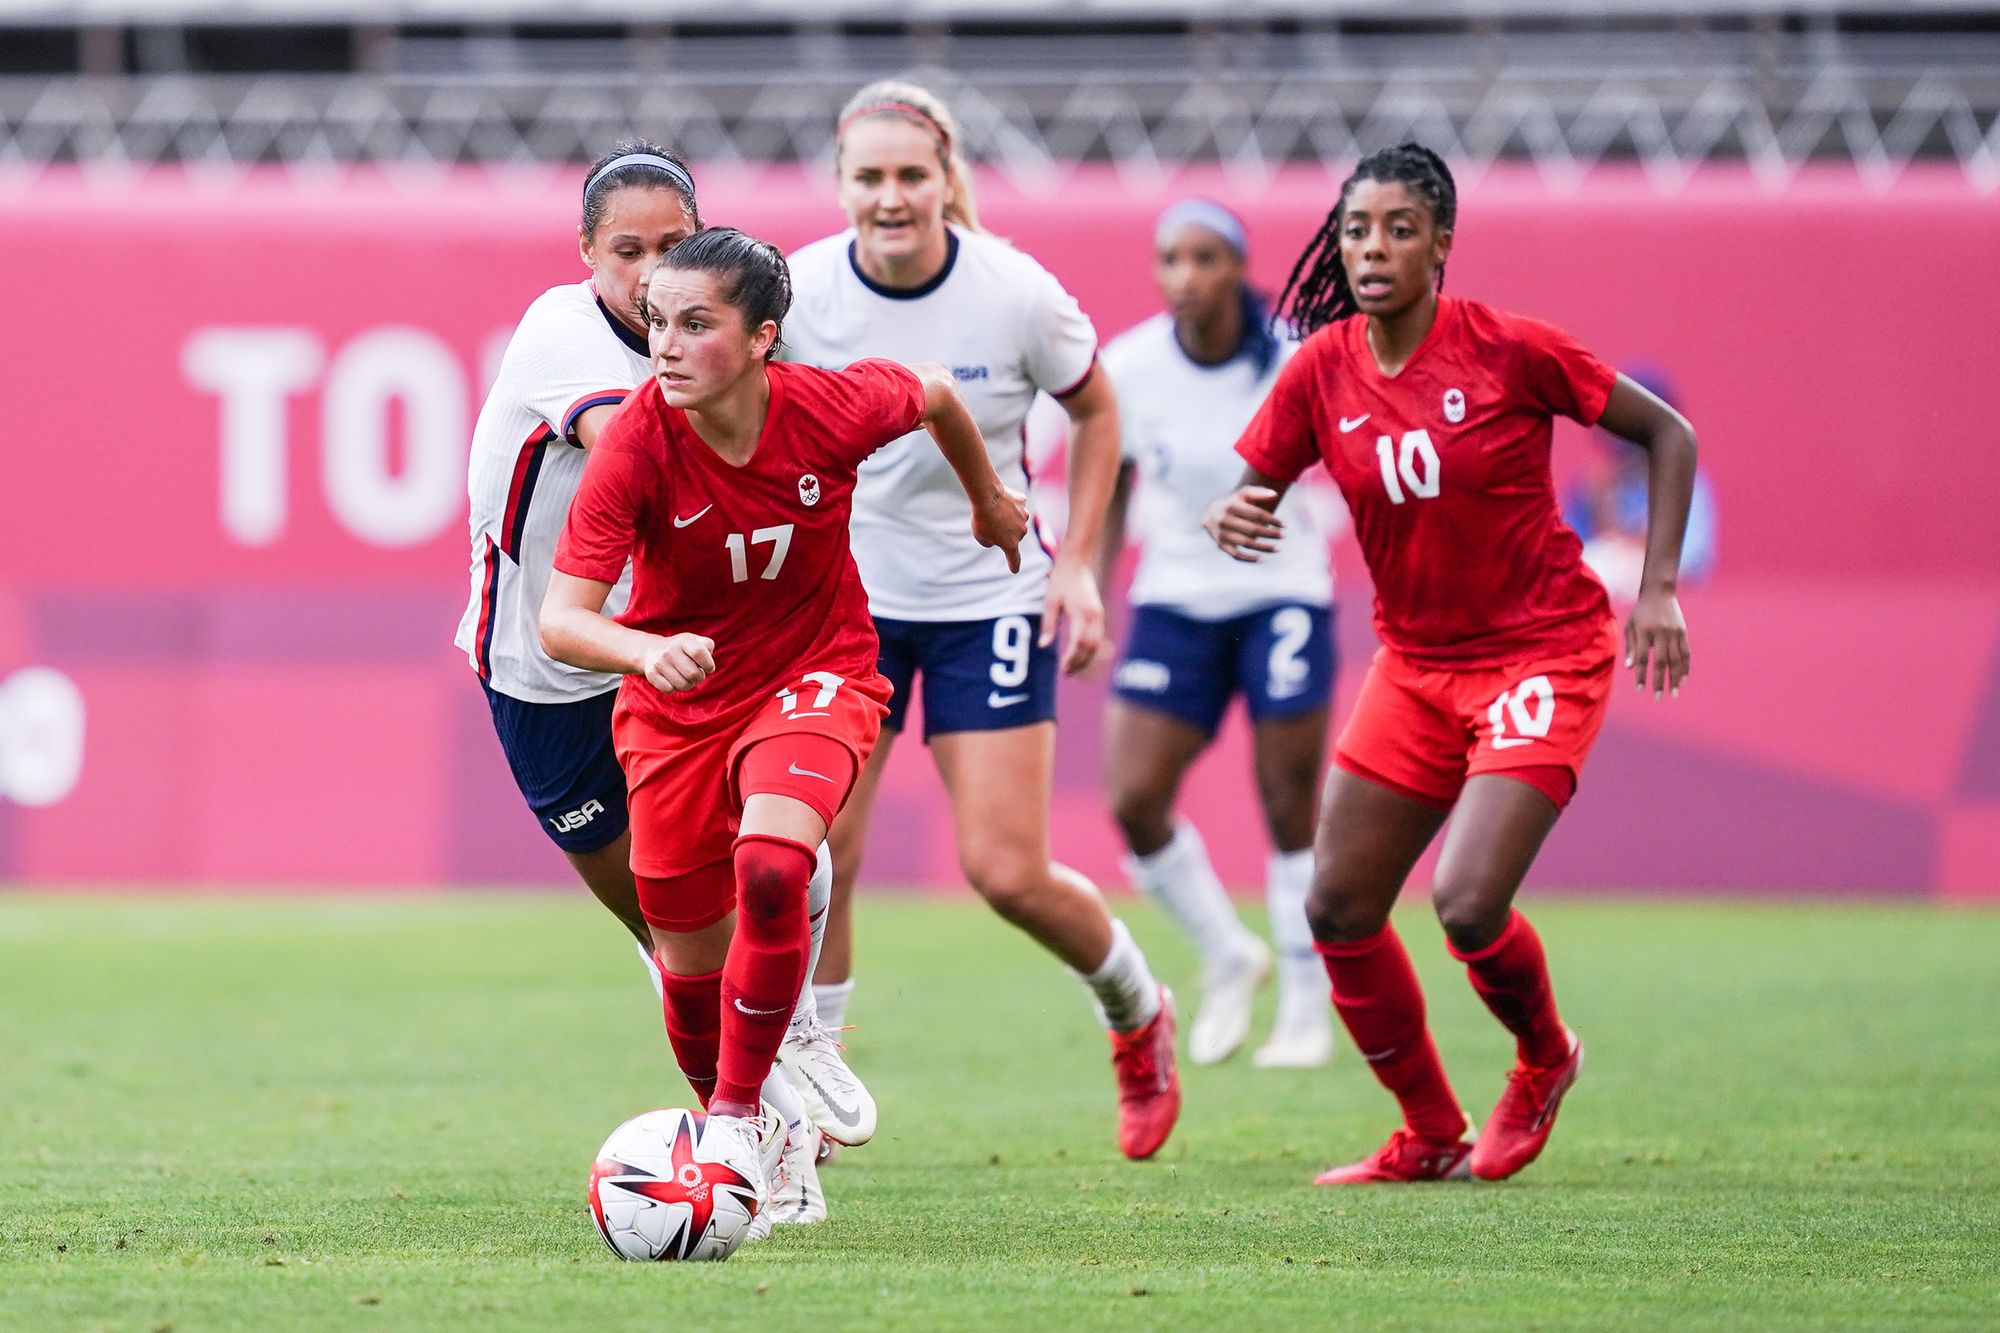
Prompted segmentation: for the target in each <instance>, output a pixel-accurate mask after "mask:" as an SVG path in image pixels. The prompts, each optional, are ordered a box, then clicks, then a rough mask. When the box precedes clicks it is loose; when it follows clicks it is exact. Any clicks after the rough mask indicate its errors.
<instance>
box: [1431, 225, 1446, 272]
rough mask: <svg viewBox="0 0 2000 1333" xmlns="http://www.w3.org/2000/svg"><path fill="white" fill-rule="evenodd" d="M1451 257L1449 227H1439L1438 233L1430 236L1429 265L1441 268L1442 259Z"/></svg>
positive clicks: (1442, 265)
mask: <svg viewBox="0 0 2000 1333" xmlns="http://www.w3.org/2000/svg"><path fill="white" fill-rule="evenodd" d="M1449 258H1451V228H1450V227H1440V228H1439V229H1438V234H1437V235H1436V236H1434V237H1432V238H1431V267H1432V268H1443V267H1444V261H1445V260H1447V259H1449Z"/></svg>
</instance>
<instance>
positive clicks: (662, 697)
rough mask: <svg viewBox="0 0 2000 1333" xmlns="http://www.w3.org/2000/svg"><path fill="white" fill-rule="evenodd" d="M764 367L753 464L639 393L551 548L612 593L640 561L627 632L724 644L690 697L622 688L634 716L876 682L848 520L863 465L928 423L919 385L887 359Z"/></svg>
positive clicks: (749, 705)
mask: <svg viewBox="0 0 2000 1333" xmlns="http://www.w3.org/2000/svg"><path fill="white" fill-rule="evenodd" d="M766 370H767V372H768V373H769V375H770V380H771V403H770V410H769V412H768V414H767V415H766V416H765V418H764V430H763V434H762V435H761V436H759V437H758V440H757V449H756V452H755V453H753V454H752V455H751V456H750V461H749V462H747V463H745V464H744V465H743V466H742V467H733V466H731V465H730V464H729V463H726V462H724V461H723V459H722V458H721V457H720V456H719V455H718V454H717V453H716V452H715V451H714V450H713V449H711V448H709V447H708V445H706V444H704V443H703V442H702V440H701V437H700V436H698V435H696V434H695V432H694V428H693V427H692V426H690V425H689V424H688V419H687V414H686V413H685V412H683V411H681V410H680V409H679V408H676V407H669V406H668V405H667V403H666V400H665V399H663V398H662V397H661V396H660V390H659V385H658V383H657V382H656V381H652V380H649V381H647V382H646V383H645V384H644V385H642V386H641V387H640V388H638V389H636V390H634V391H633V393H632V395H631V396H630V397H629V398H627V399H626V401H625V406H624V407H623V408H621V409H620V410H619V412H618V415H617V416H616V417H614V418H613V419H612V420H611V422H610V423H609V424H608V425H607V426H606V427H605V428H604V433H603V434H602V435H600V436H599V437H598V440H597V444H596V446H595V447H594V448H592V449H591V451H590V460H589V462H588V463H587V464H586V465H585V466H584V470H583V481H582V484H581V486H580V487H579V489H578V490H577V494H576V499H575V501H574V502H572V503H571V505H570V511H569V522H568V525H567V526H566V527H565V528H564V529H563V535H562V539H561V540H560V541H559V542H558V543H557V544H556V555H555V567H556V568H557V569H559V570H561V571H563V572H564V573H565V574H573V575H575V576H576V577H578V578H585V579H596V580H598V581H600V582H604V583H610V582H614V581H616V579H617V578H618V575H619V571H621V570H622V569H623V568H624V567H625V561H626V559H627V558H628V557H629V558H630V559H631V561H632V600H631V602H630V603H629V604H628V605H627V606H626V609H625V613H624V614H623V615H621V616H619V617H618V621H619V623H620V624H622V625H628V626H630V627H632V628H633V629H640V630H645V631H647V632H648V633H652V634H663V635H665V634H704V635H707V636H708V637H709V638H711V639H713V640H715V672H714V674H713V675H711V676H709V678H708V679H707V680H704V681H703V682H702V683H701V684H700V685H698V686H696V687H695V688H694V689H692V690H683V691H680V692H678V693H674V694H667V693H663V692H662V691H660V690H658V689H656V688H655V687H654V686H652V685H651V684H649V683H647V681H646V679H645V678H644V677H643V676H627V677H626V678H625V682H624V684H623V686H622V687H621V688H622V689H623V692H624V693H623V699H622V702H623V703H624V705H625V706H626V707H627V708H628V709H630V710H631V711H632V712H633V713H635V714H638V715H639V716H642V717H646V718H650V719H652V720H654V721H656V722H659V723H663V724H665V725H666V726H668V727H671V728H676V729H682V730H689V729H692V730H705V729H708V728H710V727H712V726H714V725H716V724H726V723H728V722H730V721H732V720H736V719H738V718H740V717H742V716H744V715H746V714H747V713H748V712H749V711H752V710H754V709H755V708H757V707H758V706H760V705H762V704H764V703H767V702H768V701H769V700H770V699H771V698H772V696H774V695H775V694H777V693H778V691H779V690H780V689H782V688H784V687H786V686H793V687H796V685H797V683H798V680H799V675H800V672H801V671H802V670H807V669H810V670H815V671H828V672H832V673H834V674H836V675H840V676H844V677H846V678H848V679H851V680H857V681H858V680H866V679H869V678H871V677H873V676H874V674H875V662H876V655H877V651H878V649H877V644H876V639H875V625H874V622H873V621H872V620H871V619H870V618H869V615H868V595H867V593H865V592H864V591H863V590H862V587H861V576H860V574H859V573H857V572H856V571H855V568H854V557H853V556H852V555H850V554H849V553H848V546H847V515H848V509H849V506H850V502H851V499H852V496H853V494H854V473H855V469H856V468H857V467H858V466H859V465H860V463H861V460H863V459H864V458H866V457H868V455H869V454H872V453H874V452H875V451H876V450H877V449H879V448H881V447H882V446H883V445H885V444H887V443H889V442H890V441H891V440H894V439H897V438H899V437H901V436H903V435H907V434H908V433H909V432H911V431H913V430H915V429H916V428H917V426H918V425H920V424H921V423H922V420H923V415H924V389H923V384H922V382H921V381H919V380H918V379H917V377H916V376H914V375H912V374H911V373H910V372H909V371H907V370H905V369H903V367H901V366H899V365H897V364H895V363H894V362H892V361H879V360H867V361H857V362H855V363H854V364H853V365H851V366H849V367H848V368H847V369H846V370H841V371H831V370H819V369H816V368H815V367H812V366H803V365H791V364H788V363H785V362H775V363H773V364H771V365H769V366H767V367H766ZM808 659H810V662H809V663H808Z"/></svg>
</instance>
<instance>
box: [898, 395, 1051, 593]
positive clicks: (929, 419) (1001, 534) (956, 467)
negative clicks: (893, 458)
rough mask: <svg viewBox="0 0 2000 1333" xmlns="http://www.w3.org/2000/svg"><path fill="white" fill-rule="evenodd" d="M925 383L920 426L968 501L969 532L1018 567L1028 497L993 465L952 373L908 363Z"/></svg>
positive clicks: (1013, 566) (1025, 525)
mask: <svg viewBox="0 0 2000 1333" xmlns="http://www.w3.org/2000/svg"><path fill="white" fill-rule="evenodd" d="M909 370H910V373H911V374H913V375H915V376H916V377H917V378H918V379H919V380H921V381H922V382H923V386H924V429H926V430H928V431H929V432H930V433H931V438H932V439H934V440H936V441H937V446H938V449H939V450H940V451H941V452H942V453H943V454H944V458H945V461H946V462H947V463H950V464H951V470H952V471H953V472H955V473H957V474H958V484H959V485H961V486H963V487H964V488H965V495H966V498H967V499H969V500H971V501H972V536H973V540H975V541H977V542H978V543H979V544H980V545H981V546H997V547H999V548H1000V550H1001V551H1002V552H1003V553H1005V555H1006V557H1007V568H1009V569H1012V570H1019V569H1020V568H1021V540H1022V538H1024V537H1026V536H1027V535H1028V497H1027V496H1025V495H1022V494H1021V493H1020V492H1019V491H1010V490H1008V489H1007V487H1006V486H1005V485H1003V484H1002V483H1001V481H1000V474H999V473H998V472H995V471H994V470H993V459H992V458H991V457H990V456H989V455H988V454H987V452H986V441H985V440H984V439H982V438H981V437H980V434H979V426H978V425H977V423H975V422H974V421H973V419H972V413H971V412H969V411H967V410H966V406H965V400H964V399H962V398H960V397H959V396H958V384H957V382H956V381H955V380H953V379H952V377H951V372H950V371H949V370H946V369H945V368H944V367H943V366H941V365H938V364H937V363H936V362H933V361H926V362H922V363H920V364H917V365H914V366H911V367H910V368H909Z"/></svg>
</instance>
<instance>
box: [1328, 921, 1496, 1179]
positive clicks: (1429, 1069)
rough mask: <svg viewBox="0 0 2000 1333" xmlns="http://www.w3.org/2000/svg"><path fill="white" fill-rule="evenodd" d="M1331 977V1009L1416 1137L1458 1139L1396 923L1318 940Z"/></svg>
mask: <svg viewBox="0 0 2000 1333" xmlns="http://www.w3.org/2000/svg"><path fill="white" fill-rule="evenodd" d="M1314 947H1315V948H1317V949H1318V950H1319V955H1320V958H1321V960H1322V961H1323V962H1324V963H1325V964H1326V975H1327V977H1328V979H1329V980H1331V981H1332V982H1333V1007H1334V1010H1335V1012H1337V1013H1338V1014H1339V1015H1340V1021H1341V1022H1342V1023H1344V1024H1346V1026H1347V1031H1348V1033H1349V1034H1350V1035H1351V1036H1352V1037H1353V1038H1354V1044H1355V1045H1356V1046H1358V1047H1359V1048H1360V1049H1361V1058H1362V1059H1364V1060H1366V1061H1367V1062H1368V1065H1369V1068H1370V1069H1372V1070H1374V1072H1375V1077H1376V1078H1378V1079H1380V1080H1381V1082H1382V1086H1383V1087H1385V1088H1387V1089H1388V1090H1389V1091H1390V1092H1392V1093H1394V1094H1395V1095H1396V1101H1397V1102H1398V1103H1399V1104H1400V1105H1401V1106H1402V1108H1403V1119H1404V1121H1405V1122H1406V1123H1407V1124H1408V1125H1409V1127H1410V1128H1411V1129H1412V1130H1414V1131H1415V1132H1416V1134H1417V1136H1418V1137H1419V1138H1423V1139H1429V1140H1432V1141H1435V1142H1440V1143H1455V1142H1457V1141H1458V1140H1459V1139H1461V1138H1463V1137H1464V1136H1465V1111H1464V1109H1463V1108H1462V1107H1461V1106H1460V1105H1459V1103H1458V1097H1457V1095H1456V1094H1455V1093H1453V1092H1452V1090H1451V1082H1450V1080H1448V1079H1446V1078H1445V1075H1444V1065H1443V1063H1442V1062H1440V1061H1439V1060H1438V1053H1437V1046H1436V1045H1435V1044H1433V1043H1432V1041H1431V1034H1430V1029H1429V1028H1428V1027H1427V1026H1425V1023H1424V992H1423V990H1422V988H1421V987H1419V986H1418V985H1417V974H1416V970H1415V969H1414V968H1412V967H1411V966H1410V955H1409V954H1408V953H1407V952H1406V951H1405V950H1404V948H1403V941H1402V940H1401V939H1399V938H1398V937H1397V935H1396V928H1395V927H1394V926H1384V927H1383V928H1382V930H1381V932H1380V933H1378V934H1375V935H1371V936H1369V937H1368V938H1367V939H1365V940H1353V941H1347V942H1343V943H1338V944H1315V945H1314Z"/></svg>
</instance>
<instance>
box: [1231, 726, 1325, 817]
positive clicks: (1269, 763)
mask: <svg viewBox="0 0 2000 1333" xmlns="http://www.w3.org/2000/svg"><path fill="white" fill-rule="evenodd" d="M1250 740H1251V753H1252V762H1253V764H1254V767H1255V769H1256V773H1257V795H1258V797H1259V798H1260V799H1261V800H1262V802H1263V805H1264V823H1265V826H1266V827H1267V828H1269V829H1270V831H1271V841H1272V842H1273V843H1275V844H1276V845H1277V848H1278V850H1279V851H1281V852H1300V851H1305V850H1306V849H1307V848H1309V847H1311V846H1312V845H1313V823H1314V819H1313V816H1314V813H1315V812H1316V811H1317V810H1318V808H1319V775H1320V770H1321V768H1322V767H1324V765H1325V763H1326V710H1325V709H1324V708H1320V709H1315V710H1314V711H1313V712H1310V713H1301V714H1300V715H1299V716H1297V717H1279V718H1268V719H1266V720H1265V721H1262V722H1258V723H1256V724H1254V725H1253V726H1252V728H1251V732H1250Z"/></svg>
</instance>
